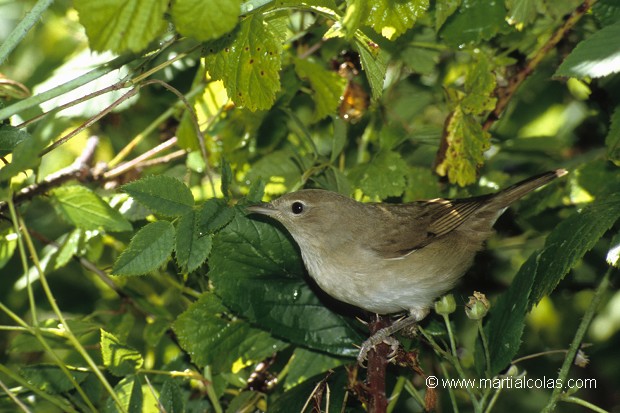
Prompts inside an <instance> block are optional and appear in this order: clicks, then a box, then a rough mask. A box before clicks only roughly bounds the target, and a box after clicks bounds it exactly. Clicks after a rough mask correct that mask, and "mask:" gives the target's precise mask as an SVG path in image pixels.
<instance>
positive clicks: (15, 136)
mask: <svg viewBox="0 0 620 413" xmlns="http://www.w3.org/2000/svg"><path fill="white" fill-rule="evenodd" d="M29 137H30V134H29V133H28V132H26V131H23V130H21V129H17V128H15V127H13V126H11V125H0V156H6V155H8V154H9V153H11V152H13V151H14V150H15V147H16V146H17V145H18V144H19V143H20V142H22V141H23V140H24V139H28V138H29Z"/></svg>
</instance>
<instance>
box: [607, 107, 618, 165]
mask: <svg viewBox="0 0 620 413" xmlns="http://www.w3.org/2000/svg"><path fill="white" fill-rule="evenodd" d="M605 145H606V146H607V159H609V160H610V161H612V162H613V163H615V164H616V166H620V106H616V109H615V110H614V113H613V115H611V125H609V132H607V137H606V138H605Z"/></svg>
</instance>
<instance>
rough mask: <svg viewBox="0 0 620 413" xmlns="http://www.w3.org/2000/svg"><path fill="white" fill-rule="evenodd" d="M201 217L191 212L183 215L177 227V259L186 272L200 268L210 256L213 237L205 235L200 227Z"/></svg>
mask: <svg viewBox="0 0 620 413" xmlns="http://www.w3.org/2000/svg"><path fill="white" fill-rule="evenodd" d="M199 219H200V216H199V215H198V213H197V212H194V211H190V212H188V213H187V214H185V215H183V216H182V217H181V219H180V220H179V223H178V225H177V236H176V247H175V251H176V259H177V263H178V264H179V266H180V267H181V268H182V270H183V271H185V272H192V271H194V270H195V269H196V268H198V267H200V266H201V265H202V263H203V262H205V260H206V259H207V257H208V256H209V253H210V252H211V246H212V244H213V236H212V235H204V234H203V233H202V232H201V231H200V230H199V226H198V221H199Z"/></svg>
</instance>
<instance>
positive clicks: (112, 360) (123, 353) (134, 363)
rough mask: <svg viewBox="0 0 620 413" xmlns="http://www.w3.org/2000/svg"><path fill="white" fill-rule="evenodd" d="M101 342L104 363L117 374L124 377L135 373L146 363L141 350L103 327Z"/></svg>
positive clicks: (110, 370) (111, 371)
mask: <svg viewBox="0 0 620 413" xmlns="http://www.w3.org/2000/svg"><path fill="white" fill-rule="evenodd" d="M99 344H100V346H101V357H102V359H103V365H104V366H105V367H106V368H107V369H108V371H109V372H110V373H112V374H114V375H115V376H118V377H123V376H126V375H128V374H132V373H135V372H136V370H137V369H139V368H140V367H142V364H143V363H144V360H143V359H142V355H141V354H140V352H138V351H137V350H136V349H134V348H131V347H129V346H128V345H126V344H124V343H121V342H120V341H119V339H118V338H116V337H115V336H114V335H113V334H112V333H109V332H107V331H105V330H103V329H101V341H100V343H99Z"/></svg>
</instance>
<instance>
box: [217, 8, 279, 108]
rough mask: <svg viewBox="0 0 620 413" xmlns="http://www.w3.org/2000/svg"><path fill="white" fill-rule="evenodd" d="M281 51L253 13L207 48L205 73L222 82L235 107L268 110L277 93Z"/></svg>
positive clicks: (258, 16)
mask: <svg viewBox="0 0 620 413" xmlns="http://www.w3.org/2000/svg"><path fill="white" fill-rule="evenodd" d="M281 48H282V46H281V43H280V41H279V39H278V38H277V37H276V35H275V34H274V33H273V32H271V30H270V29H269V27H268V26H267V25H266V24H265V22H264V21H263V19H262V18H261V16H260V14H254V15H251V16H249V17H247V18H246V19H245V20H243V21H242V22H241V23H240V24H239V26H238V27H237V28H236V29H235V30H234V31H233V32H232V33H229V34H227V35H225V36H224V37H223V38H221V39H219V40H216V41H214V42H212V43H209V44H208V45H207V46H206V51H207V55H206V56H205V61H206V64H207V70H208V71H209V73H210V74H211V76H212V77H213V78H214V79H221V80H222V81H223V82H224V85H225V86H226V91H227V93H228V96H229V97H230V98H231V99H232V100H233V101H234V102H235V104H236V105H238V106H244V107H247V108H248V109H250V110H252V111H255V110H258V109H268V108H270V107H271V106H272V105H273V103H274V101H275V97H276V92H277V91H278V90H280V74H279V71H280V67H281V65H282V61H281V56H280V53H281Z"/></svg>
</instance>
